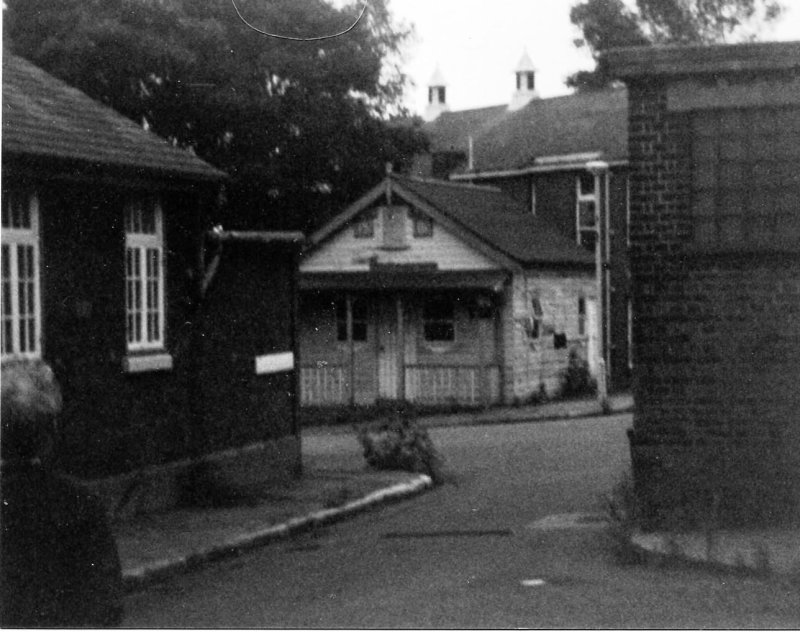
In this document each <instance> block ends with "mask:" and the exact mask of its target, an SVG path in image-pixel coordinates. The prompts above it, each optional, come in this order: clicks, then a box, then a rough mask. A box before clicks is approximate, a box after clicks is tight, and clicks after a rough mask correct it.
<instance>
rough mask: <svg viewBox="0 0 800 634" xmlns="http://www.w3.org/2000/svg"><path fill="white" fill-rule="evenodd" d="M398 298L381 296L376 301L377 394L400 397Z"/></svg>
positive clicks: (393, 397)
mask: <svg viewBox="0 0 800 634" xmlns="http://www.w3.org/2000/svg"><path fill="white" fill-rule="evenodd" d="M398 306H399V300H397V299H395V298H392V297H385V298H381V299H379V300H378V302H377V307H378V314H377V343H378V396H379V397H380V398H385V399H398V398H401V394H400V359H401V352H400V348H401V336H400V329H401V324H402V321H401V320H398V312H399V311H398Z"/></svg>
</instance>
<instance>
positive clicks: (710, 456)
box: [629, 80, 800, 522]
mask: <svg viewBox="0 0 800 634" xmlns="http://www.w3.org/2000/svg"><path fill="white" fill-rule="evenodd" d="M629 104H630V112H629V143H630V161H631V166H632V180H631V251H630V257H631V271H632V294H633V309H634V324H633V336H634V353H635V360H634V362H635V379H634V396H635V403H636V412H635V416H634V427H633V434H632V438H631V439H632V453H633V459H634V473H635V477H636V483H637V487H638V488H639V491H640V492H641V493H642V494H643V496H644V499H645V501H646V502H647V504H648V508H649V509H650V511H651V513H652V514H653V515H654V517H658V516H659V514H661V517H666V515H668V514H669V513H670V512H673V511H672V510H671V509H674V508H675V507H677V506H681V505H682V506H683V507H684V508H685V507H686V506H687V505H688V506H691V507H693V508H695V510H696V511H697V512H698V513H700V514H702V513H708V512H710V511H709V508H710V507H714V512H715V513H716V512H717V511H719V517H720V518H723V519H724V521H730V522H738V521H751V520H767V521H769V520H776V519H778V518H779V517H780V516H782V515H785V514H786V513H785V511H787V510H789V509H791V507H792V506H793V504H794V503H796V502H797V500H798V492H799V491H800V487H799V485H798V483H799V482H800V478H798V475H800V468H799V467H800V461H798V458H797V457H798V456H799V455H800V438H799V437H800V425H798V418H797V412H798V411H800V391H799V390H798V379H800V365H798V361H800V345H798V344H800V319H798V313H799V312H800V260H799V259H798V257H797V256H796V255H788V254H785V253H784V254H777V253H772V254H770V253H749V254H746V253H734V254H727V255H711V254H707V253H706V254H702V253H698V252H696V251H692V250H691V249H690V248H688V247H689V241H690V240H691V238H692V226H691V196H690V190H689V186H690V183H691V160H690V150H691V138H690V134H689V121H690V119H689V115H687V114H681V113H670V112H668V110H667V98H666V86H665V85H664V84H656V83H648V82H647V81H644V80H638V81H632V82H630V85H629Z"/></svg>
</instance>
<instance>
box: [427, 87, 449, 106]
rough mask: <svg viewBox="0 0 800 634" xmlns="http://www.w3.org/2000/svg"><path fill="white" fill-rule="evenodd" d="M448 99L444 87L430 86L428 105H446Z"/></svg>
mask: <svg viewBox="0 0 800 634" xmlns="http://www.w3.org/2000/svg"><path fill="white" fill-rule="evenodd" d="M445 99H446V93H445V87H444V86H430V87H429V88H428V103H436V104H440V103H444V102H445Z"/></svg>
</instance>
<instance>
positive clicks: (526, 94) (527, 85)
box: [508, 51, 539, 110]
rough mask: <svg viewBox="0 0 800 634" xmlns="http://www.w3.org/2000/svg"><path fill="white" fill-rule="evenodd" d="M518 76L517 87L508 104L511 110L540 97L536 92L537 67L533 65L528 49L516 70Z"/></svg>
mask: <svg viewBox="0 0 800 634" xmlns="http://www.w3.org/2000/svg"><path fill="white" fill-rule="evenodd" d="M514 72H515V74H516V77H517V89H516V91H515V92H514V94H513V96H512V97H511V103H509V104H508V109H509V110H519V109H520V108H522V107H524V106H526V105H528V103H529V102H530V101H531V100H532V99H538V98H539V93H537V92H536V67H535V66H534V65H533V62H532V61H531V58H530V57H529V55H528V51H523V53H522V58H520V60H519V63H518V64H517V69H516V70H515V71H514Z"/></svg>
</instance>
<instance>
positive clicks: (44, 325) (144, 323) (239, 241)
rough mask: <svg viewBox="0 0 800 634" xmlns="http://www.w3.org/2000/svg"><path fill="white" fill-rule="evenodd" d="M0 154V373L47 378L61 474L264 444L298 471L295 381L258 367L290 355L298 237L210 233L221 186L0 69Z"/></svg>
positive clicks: (288, 373)
mask: <svg viewBox="0 0 800 634" xmlns="http://www.w3.org/2000/svg"><path fill="white" fill-rule="evenodd" d="M2 149H3V154H2V161H3V164H2V288H3V295H2V309H3V310H2V359H3V362H7V361H10V360H14V359H43V360H45V361H46V362H48V363H49V364H50V365H51V366H52V367H53V369H54V371H55V374H56V377H57V378H58V380H59V382H60V384H61V386H62V390H63V395H64V410H63V413H62V415H61V416H60V419H59V439H58V456H57V459H58V461H59V464H60V466H61V468H63V469H65V470H66V471H68V472H69V473H71V474H73V475H76V476H81V477H85V478H102V477H105V476H112V475H116V474H120V473H126V472H132V471H135V470H139V469H144V468H147V467H153V466H156V465H162V464H165V463H171V462H176V461H180V460H183V459H187V458H198V457H200V456H205V455H209V454H214V453H215V452H219V451H223V450H228V449H231V448H236V447H241V446H244V445H258V444H259V443H262V444H264V445H263V446H264V447H265V449H264V450H265V451H266V452H267V453H270V451H272V450H271V449H269V448H268V447H267V445H268V444H269V443H273V444H274V445H275V451H273V452H272V453H273V454H274V456H276V457H278V458H280V459H276V460H275V462H274V466H275V467H276V468H275V473H278V472H279V471H283V472H285V473H287V474H289V473H293V472H296V471H297V470H299V465H300V463H299V459H300V453H299V436H298V432H297V429H296V424H295V417H294V413H295V396H294V395H295V390H294V387H293V385H294V374H293V372H292V367H291V366H289V367H285V366H286V365H287V364H286V363H283V366H282V367H281V368H280V369H279V370H275V371H274V372H273V371H270V360H269V359H270V358H271V357H270V355H278V357H276V358H272V362H273V369H274V366H275V364H274V362H275V361H276V360H281V359H283V357H281V356H280V355H284V354H286V353H289V354H290V355H293V345H294V335H293V331H292V324H293V315H294V300H293V289H294V286H293V284H294V270H295V268H294V267H295V257H294V253H293V252H292V251H293V250H294V251H296V250H297V247H299V237H298V236H269V235H267V236H266V237H265V236H261V238H262V239H261V240H260V241H258V240H257V241H255V242H253V241H252V240H250V239H249V238H248V237H247V236H245V237H242V236H232V235H231V234H225V233H220V232H215V233H213V234H211V235H208V234H207V230H208V228H209V227H210V223H209V219H210V218H209V217H210V209H211V207H212V206H213V205H214V204H215V202H216V200H217V195H218V192H219V188H220V185H221V183H222V182H223V181H224V180H225V178H226V177H225V175H224V174H223V173H221V172H219V171H217V170H216V169H214V168H213V167H211V166H210V165H208V164H206V163H204V162H203V161H201V160H200V159H198V158H196V157H195V156H193V155H191V154H189V153H188V152H185V151H183V150H179V149H177V148H174V147H173V146H172V145H170V144H169V143H167V142H166V141H164V140H162V139H160V138H158V137H156V136H155V135H153V134H151V133H149V132H146V131H144V130H142V129H141V128H140V127H138V126H137V125H135V124H134V123H133V122H131V121H129V120H127V119H126V118H124V117H122V116H121V115H119V114H118V113H116V112H114V111H112V110H110V109H109V108H107V107H105V106H103V105H101V104H99V103H97V102H94V101H93V100H91V99H90V98H89V97H87V96H86V95H85V94H83V93H81V92H80V91H78V90H76V89H74V88H72V87H70V86H67V85H66V84H64V83H63V82H61V81H59V80H58V79H56V78H54V77H52V76H50V75H48V74H47V73H45V72H44V71H42V70H41V69H39V68H37V67H35V66H34V65H32V64H30V63H28V62H27V61H25V60H23V59H21V58H19V57H15V56H13V55H10V54H6V55H4V56H3V137H2ZM265 240H266V241H267V242H269V245H265V244H264V242H265ZM251 242H253V243H252V244H251ZM293 243H297V244H296V246H295V247H292V246H291V245H292V244H293ZM263 258H267V259H268V260H269V261H270V262H271V266H270V267H269V268H267V269H264V268H261V267H260V266H256V265H255V260H257V259H263ZM212 273H215V275H214V276H212V275H211V274H212ZM212 277H213V279H212ZM264 288H270V289H277V291H276V292H275V293H274V296H273V297H271V298H270V300H269V301H263V302H260V303H256V304H254V303H253V301H252V297H253V296H257V295H258V294H259V289H264ZM265 355H266V356H267V357H268V358H267V359H266V360H265V359H261V361H260V363H261V366H262V370H263V371H261V372H260V371H259V367H258V363H257V359H260V358H261V357H263V356H265ZM278 365H280V364H278ZM265 473H266V472H265Z"/></svg>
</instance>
